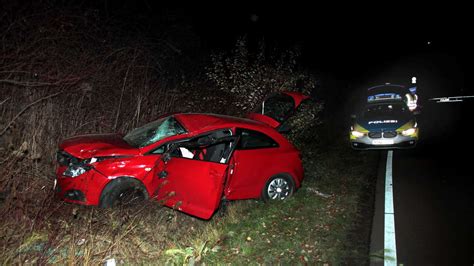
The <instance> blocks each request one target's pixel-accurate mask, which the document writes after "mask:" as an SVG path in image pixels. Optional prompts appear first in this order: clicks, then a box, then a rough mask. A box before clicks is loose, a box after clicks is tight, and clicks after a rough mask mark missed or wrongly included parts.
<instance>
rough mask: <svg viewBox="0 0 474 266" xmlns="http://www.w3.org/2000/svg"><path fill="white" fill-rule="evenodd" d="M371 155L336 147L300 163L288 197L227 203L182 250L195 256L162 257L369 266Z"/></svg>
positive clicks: (373, 158)
mask: <svg viewBox="0 0 474 266" xmlns="http://www.w3.org/2000/svg"><path fill="white" fill-rule="evenodd" d="M377 159H378V158H377V155H376V154H375V153H356V152H353V151H351V150H349V149H348V147H343V146H338V147H335V148H333V149H331V150H328V151H326V152H322V153H319V154H318V155H316V159H315V160H311V159H308V160H306V167H307V168H310V169H309V172H308V174H309V176H307V178H306V179H305V181H304V184H303V187H302V188H301V189H300V190H299V191H298V192H297V193H296V194H295V195H294V196H293V197H292V198H290V199H289V200H287V201H284V202H271V203H263V202H261V201H255V200H248V201H240V202H234V203H233V204H232V205H231V206H229V208H228V211H227V213H226V215H225V216H224V217H223V218H221V219H216V218H214V219H213V221H211V222H210V223H209V224H208V225H206V227H205V228H204V229H203V230H202V231H201V232H200V234H198V235H196V236H195V237H196V239H197V240H195V242H196V243H197V244H198V245H195V246H191V247H188V249H186V248H184V250H187V251H194V253H193V252H188V253H186V252H181V253H180V256H177V257H171V258H170V257H168V262H177V264H182V263H188V262H192V263H194V262H196V261H199V262H203V263H205V264H211V265H214V264H236V265H241V264H314V263H330V264H335V265H338V264H347V263H350V264H352V263H355V264H356V265H364V264H368V261H369V247H368V243H369V233H370V227H368V228H367V219H369V225H370V220H371V209H370V208H371V204H372V201H371V200H370V194H371V193H373V181H374V178H376V167H375V166H376V165H377ZM371 166H373V167H371ZM315 168H318V171H315ZM364 198H365V200H364ZM367 199H369V200H367ZM361 201H363V202H361ZM367 208H368V209H367ZM367 215H369V216H370V217H367ZM203 243H204V244H205V247H203ZM197 250H199V252H196V251H197ZM185 254H186V255H185ZM174 255H175V254H174Z"/></svg>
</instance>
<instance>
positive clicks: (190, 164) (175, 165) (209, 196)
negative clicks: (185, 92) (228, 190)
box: [154, 131, 237, 219]
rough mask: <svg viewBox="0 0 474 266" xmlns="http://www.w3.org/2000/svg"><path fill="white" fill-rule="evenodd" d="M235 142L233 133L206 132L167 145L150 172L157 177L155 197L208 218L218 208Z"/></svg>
mask: <svg viewBox="0 0 474 266" xmlns="http://www.w3.org/2000/svg"><path fill="white" fill-rule="evenodd" d="M229 132H230V131H229ZM236 143H237V137H234V136H220V137H216V135H215V134H214V135H213V134H208V135H205V136H201V137H198V138H194V139H192V140H188V141H184V142H180V143H175V144H173V145H171V148H170V149H169V150H168V152H166V153H165V154H163V156H162V160H160V161H159V162H158V165H157V167H155V173H154V175H155V176H156V177H157V178H159V179H160V184H159V188H158V193H157V196H156V198H157V200H159V201H161V202H162V203H163V204H164V205H166V206H168V207H171V208H174V209H177V210H179V211H182V212H185V213H188V214H190V215H193V216H196V217H199V218H202V219H209V218H211V217H212V215H213V213H214V212H215V210H216V209H217V208H218V207H219V204H220V201H221V197H222V193H223V189H224V183H225V178H226V176H227V168H228V162H229V161H230V157H231V155H232V152H233V150H234V148H235V144H236Z"/></svg>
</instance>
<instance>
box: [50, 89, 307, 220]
mask: <svg viewBox="0 0 474 266" xmlns="http://www.w3.org/2000/svg"><path fill="white" fill-rule="evenodd" d="M284 95H287V96H289V97H290V98H291V99H292V100H293V103H292V104H288V106H291V110H290V109H285V110H287V111H288V114H290V113H291V112H292V111H294V110H295V108H297V106H298V105H299V103H301V101H298V102H297V104H295V101H296V100H295V96H296V99H297V100H299V99H302V98H306V96H304V95H300V94H298V93H296V94H293V95H289V94H284ZM280 96H281V95H280ZM284 98H285V97H284ZM290 98H286V100H289V99H290ZM269 99H270V98H269ZM280 100H281V99H280ZM278 106H279V107H278V108H280V107H281V106H282V105H281V102H280V103H279V104H278ZM263 108H266V109H267V111H270V110H271V108H272V107H271V104H270V105H267V106H266V107H265V106H264V107H263ZM283 109H284V108H283ZM283 116H284V115H283ZM283 116H281V117H277V116H275V117H273V118H272V117H271V116H265V109H264V110H262V111H261V112H260V113H259V114H251V115H249V117H251V118H253V119H244V118H236V117H231V116H223V115H214V114H194V113H187V114H173V115H169V116H165V117H162V118H160V119H158V120H156V121H153V122H151V123H149V124H146V125H144V126H143V127H140V128H137V129H134V130H132V131H131V132H129V133H128V134H126V135H120V134H101V135H83V136H77V137H73V138H69V139H66V140H64V141H63V142H62V143H60V145H59V148H60V150H59V151H58V153H57V161H58V164H59V165H58V168H57V170H56V180H55V191H56V195H57V196H58V197H59V198H61V199H62V200H64V201H66V202H70V203H77V204H84V205H98V206H100V207H110V206H113V205H115V204H117V203H120V202H121V201H125V200H127V199H130V198H142V199H154V200H158V201H160V202H162V203H163V204H164V205H166V206H168V207H172V208H175V209H178V210H180V211H182V212H185V213H187V214H190V215H193V216H196V217H199V218H203V219H209V218H210V217H211V216H212V215H213V213H214V212H215V211H216V210H217V209H218V207H219V205H220V203H221V201H222V200H239V199H252V198H263V199H264V200H269V199H280V200H283V199H286V198H288V197H289V196H291V195H292V193H293V192H294V191H295V190H296V189H297V188H298V187H300V185H301V182H302V180H303V167H302V163H301V158H300V153H299V151H298V150H297V149H296V148H295V147H294V146H293V145H292V144H291V143H290V142H289V141H288V140H287V139H286V138H285V137H284V136H283V135H281V134H280V133H279V132H278V131H277V130H276V129H275V128H278V127H279V126H280V125H281V122H282V121H284V120H285V119H284V117H283ZM255 118H259V119H255ZM256 120H259V121H256ZM262 120H264V122H265V123H264V122H261V121H262ZM269 121H270V122H269ZM270 124H271V125H270Z"/></svg>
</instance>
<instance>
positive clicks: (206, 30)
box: [104, 0, 473, 94]
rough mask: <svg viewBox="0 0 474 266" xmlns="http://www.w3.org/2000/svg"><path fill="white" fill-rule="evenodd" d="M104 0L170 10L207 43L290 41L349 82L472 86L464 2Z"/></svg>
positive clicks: (156, 11)
mask: <svg viewBox="0 0 474 266" xmlns="http://www.w3.org/2000/svg"><path fill="white" fill-rule="evenodd" d="M104 1H105V2H104V3H108V9H109V10H119V11H120V12H127V13H128V15H130V16H136V15H140V16H145V17H148V19H149V20H150V21H151V22H153V21H157V20H160V19H161V17H162V15H163V14H164V13H170V12H171V14H175V15H176V17H177V18H178V17H179V19H181V20H184V21H185V22H186V23H189V24H190V25H191V26H192V28H193V30H194V32H195V33H196V34H197V35H198V36H199V37H200V39H201V41H202V43H203V45H204V46H205V47H206V48H209V49H216V48H218V49H225V48H230V47H232V45H233V44H234V43H235V40H236V39H237V38H238V37H239V36H243V35H246V36H248V38H249V39H250V41H256V40H261V39H264V40H265V42H266V43H268V44H271V45H277V46H279V47H283V48H284V47H292V46H294V45H297V46H298V47H300V48H301V51H302V57H301V60H302V61H301V62H302V64H303V65H304V66H305V67H308V68H311V69H314V70H317V71H318V72H320V73H321V75H323V76H326V77H330V79H331V80H337V81H342V82H346V83H349V84H350V86H355V85H354V84H361V86H362V85H363V84H374V83H377V82H399V81H400V82H405V81H408V80H409V78H410V77H409V76H412V75H416V76H419V77H420V79H419V80H420V81H422V80H424V81H425V82H427V84H429V86H431V87H437V88H436V89H434V91H436V92H437V93H441V94H442V93H443V91H446V93H448V92H449V93H451V92H457V91H459V93H461V92H462V91H463V90H464V91H466V90H467V91H469V90H471V89H472V88H470V87H471V86H472V83H471V82H470V81H469V80H468V79H467V77H468V76H470V74H471V70H470V69H469V67H468V66H469V65H470V63H471V59H470V58H471V54H472V52H471V49H472V48H471V47H473V42H472V40H471V37H470V35H471V32H472V29H471V26H470V25H472V24H473V23H472V19H471V18H470V17H471V16H470V14H469V11H470V10H471V9H470V8H469V7H467V6H464V5H458V4H451V3H446V2H444V3H434V1H431V2H427V3H421V4H420V3H418V4H413V3H409V2H407V3H404V2H400V1H397V2H395V1H391V2H387V1H385V2H383V3H382V2H375V3H370V2H366V3H361V2H360V1H358V2H356V3H354V4H347V3H345V2H342V1H341V2H335V1H331V2H330V3H327V2H315V3H311V5H309V4H301V3H297V2H295V1H293V2H291V1H290V2H287V3H284V4H274V3H267V4H247V3H243V2H238V1H234V2H225V3H224V2H223V3H222V4H205V5H203V4H201V3H200V4H199V5H195V4H194V5H186V6H185V5H184V4H183V6H182V7H179V8H163V7H162V4H161V3H158V2H156V1H151V0H148V1H146V0H137V1H131V2H129V1H126V2H121V3H117V2H112V1H106V0H104Z"/></svg>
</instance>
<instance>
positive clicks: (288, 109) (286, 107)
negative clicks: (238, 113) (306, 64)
mask: <svg viewBox="0 0 474 266" xmlns="http://www.w3.org/2000/svg"><path fill="white" fill-rule="evenodd" d="M308 98H309V96H306V95H304V94H302V93H299V92H282V93H276V94H272V95H270V96H269V97H268V98H266V99H265V100H264V101H263V102H262V104H261V105H260V106H259V107H258V108H257V110H256V111H255V112H254V113H250V114H248V115H247V117H248V118H250V119H253V120H256V121H260V122H263V123H265V124H267V125H269V126H271V127H273V128H275V129H279V127H280V126H281V125H282V124H283V123H284V122H285V121H286V120H287V119H288V118H289V117H290V116H292V115H293V114H294V112H295V111H296V109H297V108H298V107H299V106H300V104H301V102H303V101H304V100H306V99H308Z"/></svg>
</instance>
